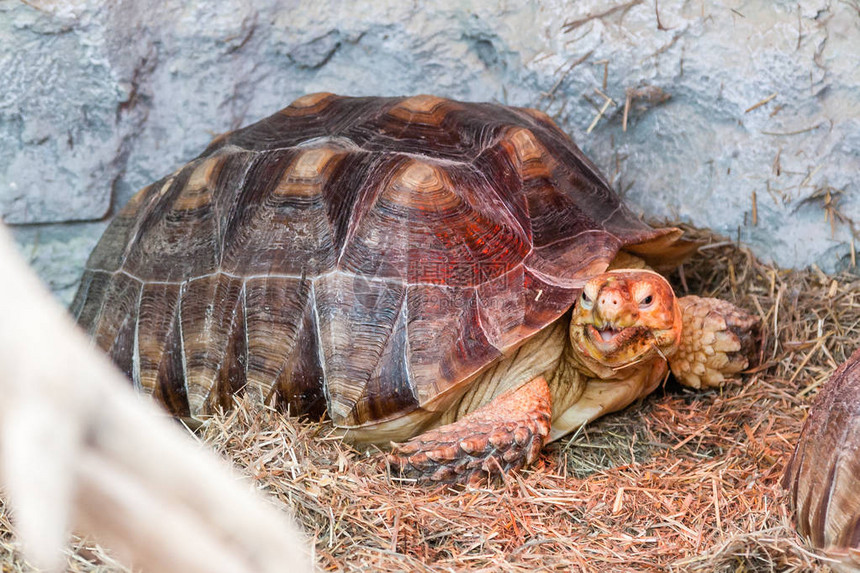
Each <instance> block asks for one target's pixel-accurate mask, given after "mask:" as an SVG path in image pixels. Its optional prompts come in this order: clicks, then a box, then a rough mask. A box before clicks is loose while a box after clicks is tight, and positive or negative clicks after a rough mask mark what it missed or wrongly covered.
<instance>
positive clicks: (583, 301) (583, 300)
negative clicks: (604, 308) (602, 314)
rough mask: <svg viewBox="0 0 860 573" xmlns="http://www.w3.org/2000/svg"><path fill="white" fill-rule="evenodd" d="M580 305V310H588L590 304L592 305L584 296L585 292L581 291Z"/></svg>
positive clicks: (585, 295) (586, 296)
mask: <svg viewBox="0 0 860 573" xmlns="http://www.w3.org/2000/svg"><path fill="white" fill-rule="evenodd" d="M580 304H581V305H582V308H584V309H585V310H588V309H590V308H591V304H592V301H591V298H590V297H589V296H588V295H587V294H585V291H582V297H581V299H580Z"/></svg>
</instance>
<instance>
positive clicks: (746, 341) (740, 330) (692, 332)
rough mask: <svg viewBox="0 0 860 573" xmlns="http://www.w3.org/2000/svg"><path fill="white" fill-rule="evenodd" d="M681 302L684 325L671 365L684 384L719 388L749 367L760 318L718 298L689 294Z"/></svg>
mask: <svg viewBox="0 0 860 573" xmlns="http://www.w3.org/2000/svg"><path fill="white" fill-rule="evenodd" d="M678 304H679V305H681V313H682V316H683V321H684V326H683V329H682V331H681V342H680V345H679V346H678V350H677V351H676V352H675V353H674V354H673V355H672V356H670V357H669V366H670V367H671V368H672V374H674V375H675V378H677V379H678V381H679V382H681V384H684V385H685V386H690V387H692V388H702V387H705V388H715V387H718V386H722V384H723V382H725V381H726V380H727V379H731V378H734V377H735V375H736V374H737V373H738V372H740V371H741V370H744V369H746V368H747V367H749V364H750V360H752V358H753V356H754V354H755V351H756V346H757V343H758V338H759V327H760V323H759V319H758V318H757V317H755V316H753V315H751V314H750V313H748V312H747V311H745V310H743V309H740V308H738V307H736V306H735V305H733V304H732V303H730V302H726V301H724V300H719V299H716V298H704V297H698V296H685V297H683V298H680V299H678Z"/></svg>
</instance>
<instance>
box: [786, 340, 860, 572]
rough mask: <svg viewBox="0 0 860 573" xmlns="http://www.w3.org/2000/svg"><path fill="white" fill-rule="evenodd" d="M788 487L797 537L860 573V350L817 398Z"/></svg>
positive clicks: (835, 566) (791, 466) (840, 567)
mask: <svg viewBox="0 0 860 573" xmlns="http://www.w3.org/2000/svg"><path fill="white" fill-rule="evenodd" d="M783 486H784V487H786V488H787V489H788V490H789V492H790V501H791V505H792V506H793V508H794V510H795V514H796V519H797V529H798V531H799V532H800V533H801V535H803V536H804V537H805V538H806V539H807V540H808V541H809V542H810V543H811V544H812V545H813V546H815V547H818V548H819V549H822V550H824V552H825V553H826V554H827V555H828V556H829V557H831V558H833V559H835V560H836V562H828V565H830V566H831V567H832V568H833V569H834V570H837V571H853V572H858V571H860V349H858V350H856V351H855V352H854V354H852V355H851V357H850V358H849V359H848V360H847V361H845V362H844V363H842V364H841V365H840V366H839V368H837V369H836V371H835V372H834V373H833V375H832V376H831V377H830V380H828V381H827V383H826V384H825V385H824V388H822V390H821V392H820V393H819V394H818V396H817V397H816V398H815V402H814V403H813V405H812V408H811V409H810V410H809V416H808V417H807V419H806V422H804V424H803V429H802V430H801V432H800V438H799V440H798V443H797V446H796V447H795V450H794V453H793V454H792V456H791V459H790V460H789V462H788V464H787V465H786V469H785V473H784V474H783Z"/></svg>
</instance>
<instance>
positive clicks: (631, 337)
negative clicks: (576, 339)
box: [585, 324, 648, 358]
mask: <svg viewBox="0 0 860 573" xmlns="http://www.w3.org/2000/svg"><path fill="white" fill-rule="evenodd" d="M585 335H586V338H587V339H588V341H589V342H590V343H591V344H592V345H593V346H594V348H595V349H596V350H598V351H599V352H600V354H602V355H603V357H604V358H620V357H621V356H620V355H626V354H630V355H635V354H637V351H640V350H642V342H644V341H645V339H646V338H647V336H648V328H645V327H643V326H628V327H626V328H624V327H617V326H614V325H611V324H608V325H605V326H603V327H601V328H597V327H596V326H594V325H593V324H589V325H586V326H585ZM625 350H626V351H627V352H625Z"/></svg>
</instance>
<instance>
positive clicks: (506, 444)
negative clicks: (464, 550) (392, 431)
mask: <svg viewBox="0 0 860 573" xmlns="http://www.w3.org/2000/svg"><path fill="white" fill-rule="evenodd" d="M757 324H758V321H757V319H756V318H754V317H752V316H750V315H749V314H748V313H746V312H745V311H743V310H740V309H738V308H737V307H735V306H734V305H732V304H730V303H728V302H725V301H721V300H717V299H709V298H700V297H685V298H683V299H678V298H676V297H675V294H674V292H673V291H672V287H671V286H670V285H669V283H668V282H667V281H666V279H665V278H663V277H662V276H660V275H659V274H657V273H655V272H652V271H648V270H629V269H625V270H616V271H610V272H607V273H604V274H601V275H598V276H596V277H594V278H592V279H591V280H589V281H588V282H587V283H586V285H585V286H584V287H583V291H582V295H581V297H580V299H579V302H578V303H577V305H576V307H575V308H574V309H573V311H572V316H571V322H570V331H569V333H570V344H571V347H570V349H571V350H572V352H570V353H569V354H570V357H571V361H572V363H573V366H574V368H575V369H576V371H577V372H578V375H579V376H582V377H584V378H585V379H587V385H589V386H588V387H593V388H595V390H596V393H591V394H590V393H589V392H588V391H586V392H585V393H584V394H583V395H582V398H581V399H580V401H579V402H575V403H574V404H573V406H571V407H570V408H569V409H568V410H567V411H568V413H569V412H571V411H574V410H577V405H578V404H587V405H584V406H581V408H580V409H579V410H578V411H576V412H575V413H576V414H577V415H578V414H580V413H581V412H583V411H586V410H585V409H586V408H592V409H593V408H594V404H595V402H594V399H595V398H593V397H594V396H603V397H601V398H599V400H598V403H599V404H600V406H599V409H598V413H597V415H602V414H605V413H608V412H611V411H615V410H617V409H619V408H622V407H624V406H626V405H627V404H629V403H631V402H632V401H634V400H635V399H637V398H639V397H640V396H643V395H645V394H647V393H648V392H651V391H652V390H653V389H654V387H655V386H656V385H657V384H658V382H659V380H660V379H661V378H662V377H663V375H664V374H665V373H666V371H667V365H666V362H667V361H668V362H669V365H670V366H671V368H672V371H673V372H674V373H675V375H676V377H678V379H679V380H680V381H681V383H683V384H686V385H688V386H692V387H695V388H699V387H701V386H702V385H705V386H708V387H711V386H716V385H719V384H721V383H722V382H723V381H724V380H725V379H726V378H727V377H731V376H732V375H734V374H736V373H737V372H739V371H740V370H742V369H744V368H746V367H747V365H748V362H749V361H748V357H749V355H750V354H751V352H752V351H753V350H754V348H755V343H756V332H757ZM619 381H627V382H626V384H628V386H632V391H631V392H627V391H624V393H616V394H606V395H602V394H601V392H602V390H597V389H598V388H609V386H611V384H609V383H611V382H614V383H615V384H616V385H617V383H618V382H619ZM589 396H591V397H592V398H589ZM589 411H590V410H589ZM558 415H559V412H554V411H553V404H552V394H551V392H550V389H549V387H548V385H547V382H546V379H545V378H544V377H543V376H538V377H537V378H534V379H533V380H531V381H530V382H528V383H526V384H524V385H521V386H519V387H518V388H515V389H512V390H509V391H507V392H505V393H503V394H501V395H499V396H498V397H496V398H495V399H493V400H492V401H491V402H489V403H487V404H486V405H484V406H482V407H481V408H478V409H477V410H475V411H474V412H472V413H470V414H468V415H466V416H465V417H463V418H461V419H460V420H457V421H456V422H454V423H451V424H448V425H445V426H442V427H440V428H437V429H434V430H430V431H428V432H425V433H424V434H421V435H419V436H417V437H415V438H413V439H411V440H409V441H408V442H406V443H405V444H394V451H393V452H392V453H391V454H389V455H388V457H387V460H388V463H389V465H390V466H391V467H392V468H394V469H395V470H397V471H399V472H401V473H402V474H404V475H406V476H409V477H416V478H419V479H422V480H429V481H435V482H461V483H470V484H477V483H480V482H482V481H484V480H486V479H487V478H493V477H496V476H499V475H501V474H503V473H504V472H506V471H508V470H512V469H519V468H521V467H523V466H525V465H526V464H529V463H531V462H532V461H534V459H535V458H536V457H537V454H538V451H539V450H540V448H541V447H542V446H543V445H544V444H545V443H546V442H547V441H548V437H549V435H550V432H551V431H553V428H552V423H554V422H553V421H554V420H556V418H557V417H558ZM595 417H596V416H595ZM586 419H593V418H592V417H591V416H587V418H586ZM584 421H585V420H584ZM565 431H569V430H567V429H565ZM554 437H559V436H558V435H556V436H554Z"/></svg>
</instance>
